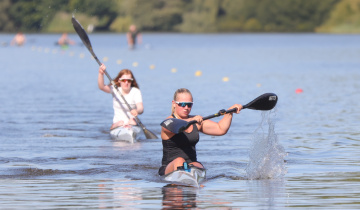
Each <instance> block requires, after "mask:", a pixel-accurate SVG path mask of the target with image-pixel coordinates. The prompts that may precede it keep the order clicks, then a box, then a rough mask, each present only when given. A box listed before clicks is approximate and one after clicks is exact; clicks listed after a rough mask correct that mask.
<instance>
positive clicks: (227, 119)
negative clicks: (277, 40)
mask: <svg viewBox="0 0 360 210" xmlns="http://www.w3.org/2000/svg"><path fill="white" fill-rule="evenodd" d="M192 105H193V98H192V95H191V92H190V91H189V90H188V89H185V88H181V89H178V90H177V91H176V92H175V94H174V100H173V101H172V114H171V116H169V117H168V118H177V119H182V120H186V121H192V120H196V121H197V122H198V123H196V124H193V125H191V126H190V127H189V128H188V129H186V130H185V131H184V132H182V133H179V134H174V133H172V132H171V131H169V130H167V129H165V128H163V127H162V129H161V139H162V144H163V158H162V166H161V167H160V169H159V175H161V176H162V175H165V174H168V173H170V172H172V171H175V170H176V169H177V167H179V166H182V165H183V163H184V162H187V163H188V164H189V165H194V166H196V167H199V168H204V167H203V165H202V164H201V163H200V162H198V161H197V157H196V147H195V145H196V144H197V143H198V141H199V131H200V132H202V133H205V134H208V135H214V136H221V135H224V134H226V133H227V131H228V130H229V128H230V125H231V120H232V113H229V114H225V115H224V117H223V118H222V119H221V120H220V121H219V122H214V121H211V120H205V121H203V119H202V117H201V116H199V115H196V116H192V115H189V114H190V111H191V107H192ZM232 108H237V111H236V113H237V114H238V113H239V112H240V110H241V109H242V105H241V104H234V105H233V106H231V107H230V108H229V109H232Z"/></svg>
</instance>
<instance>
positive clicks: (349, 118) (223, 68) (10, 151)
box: [0, 34, 360, 209]
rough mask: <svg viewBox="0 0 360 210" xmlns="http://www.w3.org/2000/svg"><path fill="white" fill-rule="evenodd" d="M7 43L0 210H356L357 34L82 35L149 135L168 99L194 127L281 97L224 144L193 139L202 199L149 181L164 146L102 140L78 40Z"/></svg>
mask: <svg viewBox="0 0 360 210" xmlns="http://www.w3.org/2000/svg"><path fill="white" fill-rule="evenodd" d="M12 36H13V34H9V35H8V34H1V35H0V42H1V43H2V45H1V47H0V52H1V61H2V62H1V64H2V71H1V77H0V101H1V106H0V137H1V140H0V163H1V165H0V207H1V208H2V209H29V208H31V209H35V208H38V209H51V208H56V209H59V208H76V209H79V208H84V209H98V208H124V209H143V208H152V209H161V208H164V209H166V208H213V209H221V208H222V209H227V208H235V209H236V208H238V209H289V208H299V209H359V207H360V178H359V177H360V167H359V166H360V159H359V157H360V132H359V128H360V126H359V121H360V111H359V101H360V93H359V92H360V91H359V90H360V83H359V81H360V72H359V69H360V59H359V58H360V36H359V35H324V34H222V35H216V34H209V35H203V34H196V35H189V34H144V35H143V38H144V43H143V44H142V45H140V46H139V47H138V49H136V50H134V51H130V50H128V49H127V46H126V41H125V35H124V34H91V35H90V40H91V42H92V44H93V48H94V51H95V53H96V54H97V56H98V57H99V58H100V59H101V60H102V61H103V62H104V63H105V64H106V65H107V67H108V72H109V74H110V75H112V76H113V77H114V76H115V75H116V74H117V73H118V71H119V70H120V69H122V68H129V69H132V70H133V71H134V74H135V76H136V79H137V80H138V82H139V84H140V89H141V91H142V93H143V99H144V106H145V113H144V114H143V115H141V116H140V119H141V121H142V123H143V124H144V125H145V126H146V128H147V129H149V130H151V131H152V132H154V133H155V134H156V135H158V136H159V135H160V125H159V124H160V122H161V121H162V120H164V119H165V118H166V117H167V116H168V115H169V114H170V104H171V100H172V96H173V93H174V91H175V90H176V89H178V88H181V87H186V88H188V89H190V90H191V91H192V93H193V96H194V102H195V104H194V107H193V110H192V113H193V114H200V115H203V116H207V115H210V114H214V113H216V112H217V111H218V110H220V109H227V108H229V107H230V106H231V105H232V104H234V103H242V104H245V103H248V102H249V101H251V100H253V99H254V98H256V97H257V96H259V95H260V94H262V93H265V92H273V93H276V94H277V95H278V97H279V101H278V104H277V106H276V108H275V109H274V110H273V111H271V112H261V111H254V110H243V111H241V113H240V114H239V115H235V116H234V119H233V122H232V127H231V128H230V130H229V132H228V133H227V134H226V135H225V136H220V137H213V136H206V135H201V140H200V142H199V144H198V145H197V150H198V159H199V161H201V162H202V163H203V164H204V165H205V167H206V168H207V181H206V182H205V183H204V184H203V185H204V186H203V187H202V188H199V189H195V188H190V187H179V186H169V185H168V183H164V182H163V181H162V180H161V179H160V178H159V177H158V175H157V170H158V168H159V166H160V164H161V155H162V148H161V141H160V140H146V139H141V140H139V141H138V142H136V143H135V144H127V143H125V142H118V141H113V140H111V139H110V137H109V134H108V128H109V127H110V124H111V121H112V114H113V113H112V99H111V95H109V94H105V93H103V92H101V91H100V90H98V88H97V75H98V66H97V63H96V62H95V61H94V60H93V59H91V58H90V53H89V52H88V51H87V49H86V48H85V47H84V46H82V45H81V44H80V39H79V38H78V37H77V36H76V34H72V35H70V37H71V38H72V39H74V40H75V41H76V42H77V44H76V45H75V46H70V47H69V48H68V49H61V48H59V47H58V46H56V45H54V43H55V41H56V40H57V39H58V38H59V37H60V35H56V34H54V35H39V34H31V35H27V40H28V42H27V43H26V45H25V46H23V47H14V46H7V45H6V42H9V41H10V40H11V38H12ZM196 72H201V75H200V76H195V74H196ZM198 75H199V73H198ZM298 88H301V89H302V90H303V92H302V93H299V94H297V93H295V90H296V89H298ZM214 120H219V119H216V118H215V119H214Z"/></svg>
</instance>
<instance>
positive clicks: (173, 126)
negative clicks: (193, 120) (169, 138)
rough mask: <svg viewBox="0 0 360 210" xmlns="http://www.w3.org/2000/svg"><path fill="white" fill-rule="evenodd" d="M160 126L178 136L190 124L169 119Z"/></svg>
mask: <svg viewBox="0 0 360 210" xmlns="http://www.w3.org/2000/svg"><path fill="white" fill-rule="evenodd" d="M160 125H161V126H162V127H164V128H166V129H167V130H169V131H171V132H172V133H175V134H178V133H181V132H183V131H184V130H186V129H187V128H188V127H189V122H187V121H185V120H180V119H176V118H168V119H166V120H164V121H163V122H162V123H160Z"/></svg>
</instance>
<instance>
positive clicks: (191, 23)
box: [0, 0, 360, 33]
mask: <svg viewBox="0 0 360 210" xmlns="http://www.w3.org/2000/svg"><path fill="white" fill-rule="evenodd" d="M359 8H360V0H32V1H30V0H1V1H0V31H1V32H16V31H23V32H48V33H49V32H50V33H51V32H52V33H56V32H60V31H62V32H72V31H73V29H72V26H71V21H70V18H71V16H72V15H74V16H75V17H76V18H77V19H79V20H80V19H81V21H80V22H81V23H85V24H86V25H89V24H91V25H94V26H95V30H96V31H113V32H125V31H127V29H128V26H129V25H130V24H136V25H137V27H138V28H139V29H141V31H144V32H146V31H148V32H184V33H215V32H315V31H322V32H327V31H330V32H331V30H332V29H334V28H335V27H339V25H341V24H345V23H346V24H347V25H348V28H351V27H353V28H360V26H359V25H360V23H359V18H356V17H358V16H359V15H358V14H359V12H360V9H359ZM349 21H350V22H349ZM349 23H350V25H349ZM83 25H84V24H83ZM340 28H341V27H340ZM342 28H344V27H342Z"/></svg>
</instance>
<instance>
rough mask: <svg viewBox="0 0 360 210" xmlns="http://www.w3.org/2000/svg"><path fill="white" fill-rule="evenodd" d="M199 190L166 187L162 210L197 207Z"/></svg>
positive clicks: (177, 186) (184, 187) (183, 187)
mask: <svg viewBox="0 0 360 210" xmlns="http://www.w3.org/2000/svg"><path fill="white" fill-rule="evenodd" d="M197 193H198V189H197V188H194V187H186V186H179V185H174V184H168V185H165V186H164V187H163V188H162V194H163V201H162V209H190V208H196V207H197V205H196V204H197V201H196V197H197Z"/></svg>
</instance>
